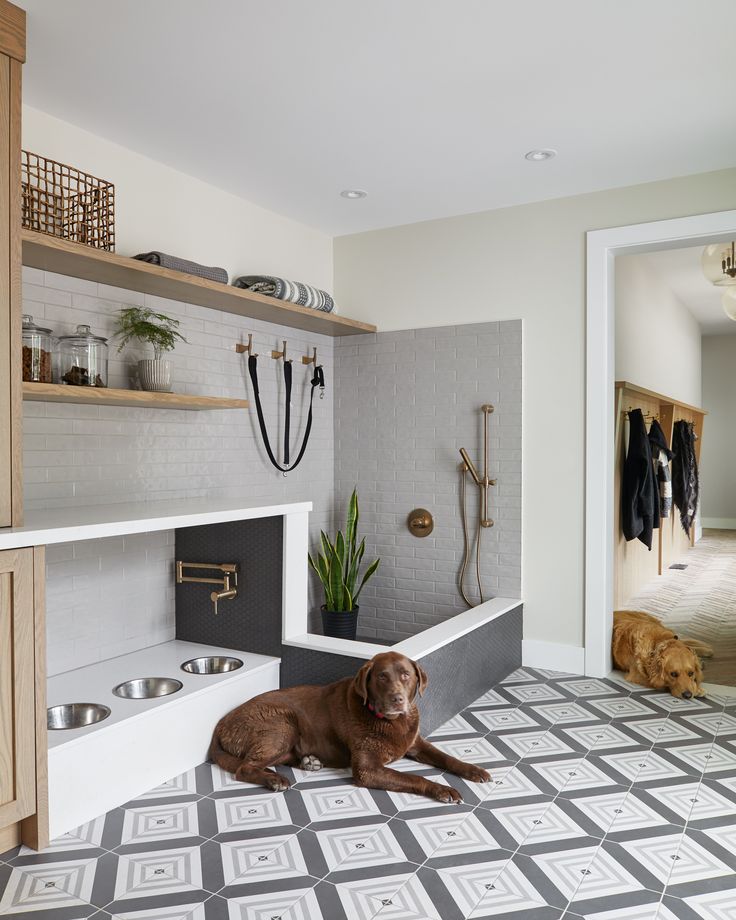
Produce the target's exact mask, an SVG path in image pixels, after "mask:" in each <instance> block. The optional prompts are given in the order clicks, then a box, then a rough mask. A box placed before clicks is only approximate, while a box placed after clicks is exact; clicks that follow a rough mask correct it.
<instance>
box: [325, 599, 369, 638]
mask: <svg viewBox="0 0 736 920" xmlns="http://www.w3.org/2000/svg"><path fill="white" fill-rule="evenodd" d="M359 610H360V607H353V609H352V610H340V611H333V610H328V609H327V608H326V607H325V605H324V604H323V605H322V607H321V608H320V612H321V613H322V632H323V633H324V634H325V635H326V636H332V638H333V639H354V638H355V633H356V630H357V629H358V612H359Z"/></svg>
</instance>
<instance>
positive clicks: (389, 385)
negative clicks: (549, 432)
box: [334, 320, 522, 641]
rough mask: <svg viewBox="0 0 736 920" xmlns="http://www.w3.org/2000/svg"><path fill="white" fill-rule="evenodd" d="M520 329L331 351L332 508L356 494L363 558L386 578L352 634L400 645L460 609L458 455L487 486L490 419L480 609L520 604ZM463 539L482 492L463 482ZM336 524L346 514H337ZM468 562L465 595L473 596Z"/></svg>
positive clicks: (376, 341) (373, 588)
mask: <svg viewBox="0 0 736 920" xmlns="http://www.w3.org/2000/svg"><path fill="white" fill-rule="evenodd" d="M521 399H522V327H521V321H520V320H512V321H507V322H499V323H495V322H493V323H478V324H474V325H460V326H445V327H441V328H428V329H408V330H404V331H400V332H383V333H382V332H379V333H377V334H375V335H361V336H352V337H350V338H347V337H344V338H341V339H339V340H337V345H336V348H335V453H334V456H335V497H336V506H337V508H338V509H343V508H344V507H345V504H346V502H347V500H348V498H349V496H350V492H351V491H352V489H353V487H354V486H355V485H356V484H357V485H358V487H359V496H360V509H361V524H360V529H361V532H362V533H363V534H365V535H366V537H367V539H366V547H367V549H366V558H369V559H370V558H372V557H373V556H380V557H381V566H380V568H379V570H378V573H377V574H376V576H375V577H374V578H373V579H372V581H371V582H370V584H369V585H368V586H366V588H365V589H364V591H363V593H362V594H361V597H360V619H359V632H360V634H362V635H364V636H366V637H377V638H381V639H386V640H391V641H399V640H400V639H403V638H406V637H407V636H409V635H413V634H414V633H417V632H421V631H422V630H424V629H427V628H428V627H429V626H433V625H435V624H436V623H440V622H442V621H443V620H446V619H447V618H448V617H451V616H454V615H455V614H457V613H459V612H460V611H462V610H464V609H465V605H464V603H463V601H462V599H461V597H460V595H459V592H458V586H457V580H458V579H457V576H458V570H459V567H460V564H461V562H462V556H463V529H462V524H461V517H460V491H459V476H460V474H459V464H460V456H459V453H458V449H459V448H460V447H465V448H466V449H467V450H468V452H469V454H470V457H471V459H472V460H473V461H474V463H475V465H476V467H477V468H478V469H479V470H480V471H481V474H482V461H483V422H482V416H481V413H480V411H479V409H480V406H481V405H482V404H483V403H492V404H493V405H494V406H495V411H494V413H493V414H492V415H491V417H490V426H489V428H490V437H489V447H490V450H489V453H490V476H491V478H496V479H497V480H498V482H497V485H496V486H495V487H494V488H492V489H491V495H490V516H491V517H492V518H493V519H494V520H495V525H494V526H493V527H492V528H490V529H484V530H483V533H482V544H481V547H482V551H481V575H482V581H483V588H484V592H485V597H486V598H488V597H489V596H494V595H499V594H502V595H506V596H509V597H520V596H521V411H522V404H521ZM466 500H467V508H468V520H469V524H470V528H471V531H470V536H471V539H472V540H474V538H475V534H476V533H477V529H478V528H477V523H478V507H479V490H478V488H477V487H476V486H475V484H474V483H473V482H472V480H470V479H469V478H468V484H467V494H466ZM418 507H421V508H427V509H428V510H429V511H431V512H432V514H433V515H434V519H435V527H434V531H433V533H432V534H431V535H430V536H428V537H422V538H417V537H415V536H413V535H412V534H411V533H410V532H409V530H408V528H407V518H408V515H409V512H410V511H411V510H412V509H414V508H418ZM339 513H341V512H339ZM474 558H475V557H474V556H472V557H471V560H470V562H469V565H468V572H467V576H466V582H465V583H466V586H467V587H466V593H468V596H469V597H470V598H471V600H477V599H478V593H477V588H474V573H475V561H474Z"/></svg>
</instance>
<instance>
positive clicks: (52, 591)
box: [23, 267, 334, 673]
mask: <svg viewBox="0 0 736 920" xmlns="http://www.w3.org/2000/svg"><path fill="white" fill-rule="evenodd" d="M23 282H24V284H23V312H24V313H30V314H32V315H33V317H34V319H35V320H36V321H37V322H40V324H41V325H46V326H49V327H50V328H51V329H53V331H54V332H55V333H56V334H57V335H62V334H66V333H68V332H73V331H74V330H75V328H76V326H77V324H78V323H87V324H88V325H90V326H91V328H92V331H93V332H94V333H96V334H98V335H102V336H106V337H110V336H111V335H112V333H113V329H114V319H115V314H116V312H117V311H118V310H119V309H120V308H121V307H123V306H125V305H130V304H138V305H146V306H151V307H153V308H155V309H158V310H161V311H162V312H164V313H167V314H169V315H171V316H173V317H175V318H176V319H178V320H180V322H181V327H180V329H181V332H182V334H183V335H184V336H185V337H186V339H187V343H186V344H184V343H181V344H180V345H178V346H177V348H176V350H175V351H174V352H173V353H172V354H171V355H170V358H171V361H172V379H173V389H174V390H175V391H176V392H180V393H192V394H201V395H208V396H230V397H240V398H242V397H248V398H251V399H252V394H251V392H250V388H251V387H250V380H249V378H248V374H247V367H246V362H245V359H244V357H242V356H240V355H238V354H236V352H235V343H236V342H238V341H241V339H242V340H244V341H247V336H248V333H249V332H252V333H253V337H254V342H255V348H256V351H258V352H259V353H260V356H261V357H260V358H259V377H260V391H261V396H262V399H263V404H264V411H265V413H266V416H267V420H268V422H269V424H270V431H271V438H272V442H273V443H274V444H275V446H276V447H277V449H278V451H279V452H280V439H279V435H278V432H279V431H280V430H281V424H282V421H283V419H282V413H283V372H282V364H281V362H280V361H275V360H272V359H271V357H270V353H271V349H272V348H276V347H279V348H280V346H281V340H282V339H287V342H288V345H287V348H288V355H289V356H291V357H292V358H293V359H294V365H293V368H294V391H293V396H292V404H293V408H292V436H293V439H294V442H297V441H298V442H299V443H300V442H301V436H302V433H303V430H304V423H305V420H306V409H307V405H308V399H309V389H310V387H309V380H310V378H311V376H312V368H311V366H304V365H303V364H302V363H301V355H311V353H312V348H313V347H315V346H316V347H317V351H318V359H319V361H320V363H321V364H322V365H323V366H324V369H325V377H326V382H327V388H326V390H325V395H324V399H323V400H320V399H319V398H318V397H317V396H315V414H314V424H313V427H312V434H311V438H310V444H309V449H308V451H307V453H306V455H305V457H304V459H303V461H302V463H301V464H300V466H299V467H298V468H297V469H296V470H295V471H294V472H293V473H289V474H288V476H283V475H282V474H281V473H279V472H278V471H277V470H275V469H273V467H271V465H270V464H269V462H268V459H267V458H266V455H265V451H264V449H263V445H262V443H261V438H260V433H259V431H258V423H257V419H256V413H255V410H254V409H251V410H218V411H211V412H210V411H208V412H186V411H181V410H168V409H167V410H162V409H128V408H122V407H99V406H85V405H73V404H68V403H42V402H26V403H25V404H24V477H25V481H24V492H25V502H26V507H27V508H28V509H42V508H57V507H67V506H71V505H75V504H81V505H92V504H102V503H104V504H109V503H111V502H126V501H144V500H145V501H148V500H150V501H156V500H161V499H176V498H196V497H205V496H207V497H222V498H228V497H236V496H240V497H242V496H249V497H251V498H258V499H263V501H264V503H265V502H267V501H269V500H280V501H301V500H308V501H311V502H313V504H314V513H313V515H312V529H313V534H316V535H317V536H318V535H319V530H320V528H325V529H329V528H330V527H331V526H332V520H333V507H332V501H333V474H334V458H333V446H334V435H333V424H334V422H333V386H334V381H333V379H332V375H333V342H334V340H333V339H332V338H330V337H328V336H321V335H314V334H311V333H306V332H302V331H300V330H296V329H292V328H287V327H282V326H278V325H275V324H270V323H264V322H260V321H257V320H251V319H248V318H245V317H240V316H236V315H234V314H228V313H221V312H219V311H214V310H209V309H206V308H203V307H198V306H195V305H193V304H183V303H178V302H176V301H170V300H164V299H162V298H157V297H151V296H149V295H143V294H139V293H137V292H133V291H125V290H122V289H120V288H113V287H108V286H107V285H103V284H97V283H95V282H91V281H85V280H82V279H78V278H71V277H66V276H64V275H56V274H53V273H50V272H43V271H40V270H38V269H32V268H27V267H26V268H24V269H23ZM144 356H146V355H145V352H144V351H142V350H136V349H134V348H129V349H126V351H125V352H124V353H123V354H122V355H121V354H118V353H117V348H116V345H115V342H110V372H109V385H110V386H112V387H116V386H122V387H126V386H131V385H135V363H136V361H137V359H138V357H144ZM108 542H109V545H106V544H108ZM93 573H94V578H93V577H92V576H93ZM48 576H49V579H48V583H49V597H48V621H49V656H50V671H51V673H58V672H59V671H62V670H68V669H70V668H74V667H81V666H83V665H85V664H89V663H91V662H93V661H97V660H99V659H101V658H106V657H111V656H112V655H115V654H123V653H124V652H128V651H132V650H135V649H138V648H144V647H147V646H148V645H152V644H154V643H156V642H162V641H165V640H166V639H168V638H170V636H171V634H172V629H173V625H172V624H173V609H174V608H173V591H169V590H168V589H167V590H163V591H162V590H160V588H161V586H162V585H168V586H169V587H171V586H172V585H173V535H171V534H166V533H162V534H147V535H140V537H130V538H125V541H124V542H123V543H120V542H114V541H94V543H90V544H85V543H78V544H67V545H64V546H61V547H55V548H49V555H48ZM93 582H96V583H97V585H93ZM142 584H143V585H146V586H148V587H150V588H151V591H150V592H148V591H145V592H141V591H140V590H139V589H140V586H141V585H142ZM156 584H158V585H159V588H158V589H156V590H155V591H154V590H153V589H154V586H155V585H156ZM121 586H122V590H121ZM98 588H99V590H98ZM143 593H145V594H150V596H149V597H148V600H147V601H146V602H145V603H144V602H143V600H142V595H143ZM154 595H156V596H155V597H154ZM120 597H122V598H123V601H120V600H119V598H120ZM315 604H316V605H317V606H318V601H317V600H316V601H315ZM120 649H121V650H120Z"/></svg>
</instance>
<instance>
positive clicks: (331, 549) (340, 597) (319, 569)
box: [309, 489, 381, 613]
mask: <svg viewBox="0 0 736 920" xmlns="http://www.w3.org/2000/svg"><path fill="white" fill-rule="evenodd" d="M359 517H360V512H359V510H358V493H357V492H356V490H355V489H353V494H352V495H351V496H350V503H349V505H348V518H347V524H346V526H345V533H344V534H343V532H342V531H341V530H338V532H337V536H336V537H335V541H334V543H333V542H332V541H331V540H330V538H329V537H328V536H327V534H326V533H325V532H324V531H321V537H322V552H321V553H319V554H318V555H317V557H316V558H315V557H314V556H312V554H311V553H310V554H309V564H310V566H311V567H312V569H314V571H315V572H316V573H317V576H318V578H319V580H320V581H321V582H322V587H323V588H324V589H325V607H326V609H327V610H328V611H331V612H333V613H338V612H343V611H347V610H353V609H354V608H355V607H356V606H357V604H358V598H359V597H360V592H361V591H362V590H363V587H364V586H365V583H366V582H367V581H368V579H369V578H370V577H371V575H373V573H374V572H375V571H376V569H377V568H378V563H379V562H380V561H381V560H380V559H374V560H373V562H371V564H370V565H369V566H368V568H367V569H366V570H365V573H364V575H363V578H362V579H361V582H360V585H359V586H358V588H357V590H356V587H355V586H356V584H357V583H358V574H359V570H360V565H361V562H362V561H363V555H364V554H365V537H364V538H363V539H362V540H361V541H360V543H358V519H359Z"/></svg>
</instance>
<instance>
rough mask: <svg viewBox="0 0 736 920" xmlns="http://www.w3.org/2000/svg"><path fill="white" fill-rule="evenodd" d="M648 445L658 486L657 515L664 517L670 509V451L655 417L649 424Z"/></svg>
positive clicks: (668, 514) (667, 515)
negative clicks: (650, 449)
mask: <svg viewBox="0 0 736 920" xmlns="http://www.w3.org/2000/svg"><path fill="white" fill-rule="evenodd" d="M649 445H650V447H651V448H652V459H653V460H654V466H655V468H656V475H657V486H658V488H659V515H660V517H663V518H666V517H669V516H670V511H671V510H672V481H671V478H670V460H671V459H672V451H671V450H670V449H669V445H668V444H667V438H666V436H665V433H664V431H662V426H661V425H660V424H659V422H658V421H657V419H656V418H655V419H654V420H653V421H652V424H651V425H650V426H649Z"/></svg>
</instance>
